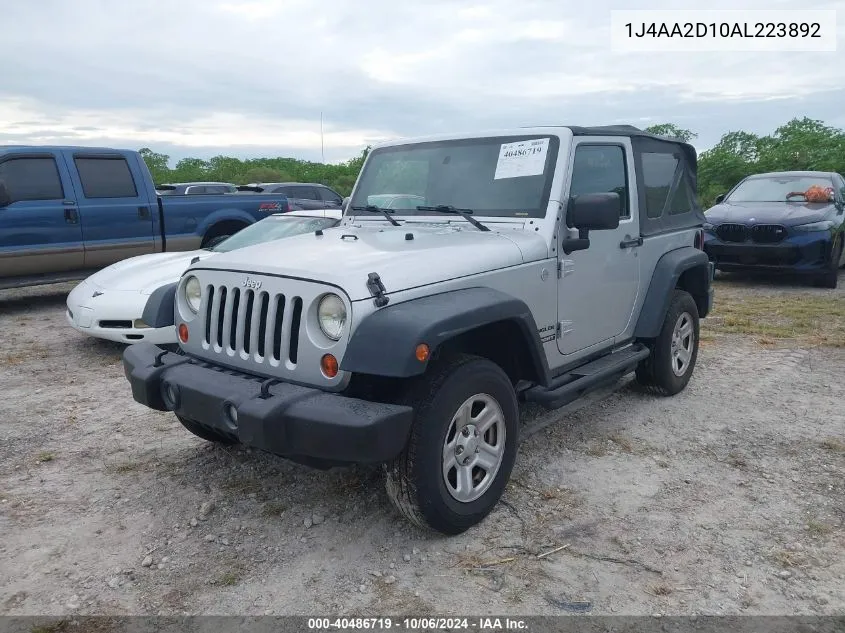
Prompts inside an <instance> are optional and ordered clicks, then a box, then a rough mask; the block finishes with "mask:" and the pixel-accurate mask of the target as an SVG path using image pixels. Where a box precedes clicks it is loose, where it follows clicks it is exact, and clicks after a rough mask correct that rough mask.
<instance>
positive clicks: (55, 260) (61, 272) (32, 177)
mask: <svg viewBox="0 0 845 633" xmlns="http://www.w3.org/2000/svg"><path fill="white" fill-rule="evenodd" d="M289 210H290V205H289V203H288V200H287V197H286V196H284V195H282V194H264V193H259V192H254V191H252V192H248V193H247V192H244V193H225V194H216V195H214V194H209V195H191V196H159V195H158V194H157V193H156V190H155V185H154V184H153V180H152V176H151V175H150V172H149V170H148V169H147V166H146V164H145V163H144V160H143V159H142V158H141V156H140V154H138V152H135V151H130V150H116V149H106V148H90V147H41V146H5V147H0V289H2V288H14V287H22V286H32V285H37V284H44V283H55V282H59V281H70V280H75V279H82V278H84V277H87V276H88V275H89V274H91V272H93V271H95V270H98V269H100V268H103V267H105V266H108V265H110V264H113V263H115V262H117V261H120V260H123V259H126V258H128V257H134V256H135V255H144V254H146V253H157V252H162V251H185V250H193V249H196V248H201V247H205V246H207V245H209V244H210V243H212V242H217V241H219V240H220V239H222V238H224V237H226V236H229V235H232V234H234V233H236V232H237V231H239V230H240V229H242V228H244V227H245V226H248V225H250V224H252V223H253V222H255V221H256V220H260V219H262V218H265V217H267V216H268V215H270V214H273V213H279V212H285V211H289Z"/></svg>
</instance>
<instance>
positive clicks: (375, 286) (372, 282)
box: [367, 273, 390, 308]
mask: <svg viewBox="0 0 845 633" xmlns="http://www.w3.org/2000/svg"><path fill="white" fill-rule="evenodd" d="M367 290H369V291H370V294H371V295H373V297H375V298H374V299H373V304H375V306H376V307H377V308H383V307H384V306H386V305H387V303H388V302H389V301H390V298H389V297H386V296H385V294H384V293H385V292H386V291H387V290H386V289H385V287H384V284H383V283H381V277H379V276H378V273H370V274H369V275H367Z"/></svg>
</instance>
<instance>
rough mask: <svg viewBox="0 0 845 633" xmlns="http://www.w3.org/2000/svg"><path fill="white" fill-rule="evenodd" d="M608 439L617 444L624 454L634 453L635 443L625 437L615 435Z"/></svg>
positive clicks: (609, 436)
mask: <svg viewBox="0 0 845 633" xmlns="http://www.w3.org/2000/svg"><path fill="white" fill-rule="evenodd" d="M607 439H609V440H610V441H611V442H613V443H614V444H616V446H618V447H619V448H620V449H621V450H622V452H624V453H633V452H634V443H633V442H632V441H631V440H629V439H628V438H627V437H625V436H624V435H619V434H618V433H613V434H611V435H608V436H607Z"/></svg>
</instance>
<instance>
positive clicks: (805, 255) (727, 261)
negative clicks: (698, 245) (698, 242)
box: [704, 232, 833, 273]
mask: <svg viewBox="0 0 845 633" xmlns="http://www.w3.org/2000/svg"><path fill="white" fill-rule="evenodd" d="M832 245H833V241H832V240H831V238H830V234H829V233H826V232H822V233H815V234H814V233H808V234H806V235H793V236H790V237H788V238H786V239H784V240H783V241H781V242H777V243H775V244H757V243H754V242H724V241H722V240H720V239H719V238H718V237H716V236H714V235H712V234H707V235H706V237H705V239H704V252H705V253H707V256H708V257H709V258H710V261H711V262H713V263H714V264H715V265H716V268H718V269H719V270H726V271H730V270H771V271H783V272H791V273H817V272H821V271H823V270H824V269H825V268H826V267H827V264H828V260H829V259H830V250H831V248H832Z"/></svg>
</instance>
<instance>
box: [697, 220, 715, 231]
mask: <svg viewBox="0 0 845 633" xmlns="http://www.w3.org/2000/svg"><path fill="white" fill-rule="evenodd" d="M701 228H702V229H704V230H705V231H707V232H708V233H712V232H713V229H715V228H716V227H715V226H713V225H712V224H710V222H705V223H704V224H703V225H702V226H701Z"/></svg>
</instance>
